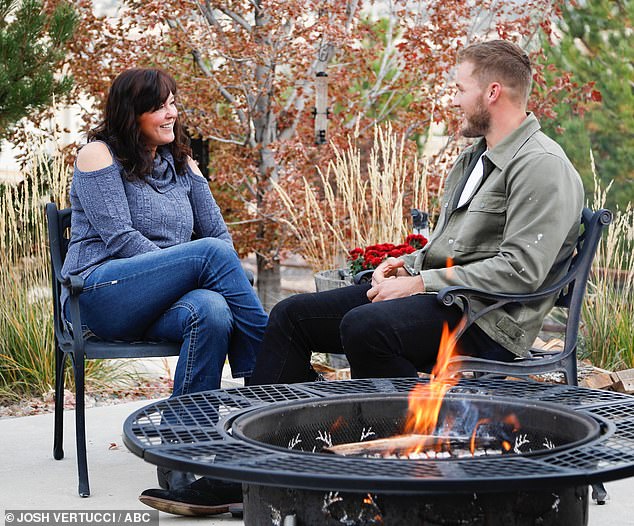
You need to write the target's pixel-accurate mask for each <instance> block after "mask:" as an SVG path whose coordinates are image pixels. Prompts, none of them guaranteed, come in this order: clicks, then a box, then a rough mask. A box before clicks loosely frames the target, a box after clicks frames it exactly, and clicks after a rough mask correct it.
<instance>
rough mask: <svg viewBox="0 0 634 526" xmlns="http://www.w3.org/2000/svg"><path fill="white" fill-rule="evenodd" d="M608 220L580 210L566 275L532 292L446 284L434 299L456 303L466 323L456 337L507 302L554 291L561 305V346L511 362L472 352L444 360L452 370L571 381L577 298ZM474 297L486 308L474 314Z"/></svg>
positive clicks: (579, 300) (604, 212)
mask: <svg viewBox="0 0 634 526" xmlns="http://www.w3.org/2000/svg"><path fill="white" fill-rule="evenodd" d="M611 221H612V214H611V212H610V211H609V210H606V209H601V210H598V211H596V212H592V210H590V209H589V208H584V210H583V213H582V218H581V233H580V235H579V238H578V239H577V247H576V252H575V255H574V257H573V259H572V262H571V265H570V268H569V270H568V272H567V273H566V275H565V276H564V277H563V278H562V279H561V280H559V282H557V283H556V284H554V285H553V286H551V287H548V288H547V289H544V290H540V291H537V292H534V293H532V294H500V293H492V292H487V291H483V290H477V289H471V288H468V287H460V286H458V287H447V288H445V289H442V290H441V291H440V292H439V293H438V301H439V302H441V303H443V304H444V305H447V306H449V305H455V304H459V305H462V308H463V312H464V319H465V320H466V323H465V324H464V326H463V327H462V328H461V330H460V331H459V332H458V335H457V337H458V338H459V337H460V335H462V334H463V333H464V331H465V330H467V329H468V328H469V327H470V326H471V325H472V324H473V323H474V322H475V321H476V320H477V319H478V318H480V317H482V316H484V315H485V314H487V313H488V312H490V311H492V310H495V309H499V308H502V307H504V306H506V305H510V304H516V305H517V304H519V305H522V304H528V303H530V302H532V301H535V300H540V299H543V298H546V297H549V296H553V295H555V294H557V295H558V296H557V301H556V303H555V305H556V306H557V307H562V308H564V309H567V311H568V313H567V317H566V323H565V335H564V345H563V348H562V349H560V350H543V349H539V348H532V349H531V350H530V355H529V356H528V357H526V358H518V359H516V360H514V361H512V362H498V361H494V360H485V359H483V358H477V357H472V356H458V357H455V358H453V359H452V360H451V362H450V363H449V370H450V371H452V372H456V373H457V372H464V371H469V372H474V373H477V374H478V375H481V376H500V375H501V376H513V377H520V378H522V377H527V376H529V375H534V374H543V373H549V372H561V373H563V374H564V377H565V380H566V383H567V384H569V385H577V352H576V351H577V339H578V334H579V320H580V317H581V310H582V307H583V298H584V295H585V290H586V283H587V281H588V276H589V274H590V270H591V269H592V261H593V259H594V255H595V252H596V249H597V245H598V243H599V240H600V239H601V234H602V231H603V228H604V227H606V226H607V225H609V224H610V223H611ZM474 299H477V300H479V301H481V302H484V303H486V304H487V306H486V307H485V308H483V309H481V310H479V311H478V312H477V313H476V312H474V311H473V310H472V301H473V300H474Z"/></svg>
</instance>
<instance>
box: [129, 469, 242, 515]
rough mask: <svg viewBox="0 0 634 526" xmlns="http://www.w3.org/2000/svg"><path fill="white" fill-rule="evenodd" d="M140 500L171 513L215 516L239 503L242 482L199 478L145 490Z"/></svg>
mask: <svg viewBox="0 0 634 526" xmlns="http://www.w3.org/2000/svg"><path fill="white" fill-rule="evenodd" d="M139 500H140V501H141V502H142V503H143V504H145V505H147V506H150V507H151V508H154V509H157V510H159V511H163V512H165V513H172V514H174V515H187V516H197V515H217V514H219V513H226V512H228V511H229V506H234V505H236V504H239V503H241V502H242V485H241V484H239V483H234V482H225V481H222V480H216V479H212V478H207V477H202V478H200V479H198V480H196V481H194V482H192V483H191V484H189V485H188V486H185V487H181V488H177V489H147V490H145V491H144V492H143V493H141V495H140V496H139Z"/></svg>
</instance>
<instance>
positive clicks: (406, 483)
mask: <svg viewBox="0 0 634 526" xmlns="http://www.w3.org/2000/svg"><path fill="white" fill-rule="evenodd" d="M424 382H425V380H417V379H366V380H350V381H342V382H315V383H309V384H293V385H272V386H253V387H241V388H233V389H226V390H218V391H209V392H205V393H197V394H195V395H185V396H180V397H177V398H174V399H169V400H165V401H160V402H156V403H153V404H150V405H148V406H146V407H145V408H143V409H140V410H138V411H136V412H135V413H133V414H132V415H131V416H130V417H129V418H128V419H127V420H126V422H125V425H124V440H125V443H126V445H127V447H128V448H129V449H130V450H131V451H132V452H133V453H135V454H136V455H138V456H140V457H143V458H144V459H145V460H147V461H148V462H151V463H154V464H158V465H162V466H166V467H172V468H175V469H181V470H187V471H193V472H195V473H198V474H201V475H209V476H216V477H221V478H226V479H231V480H238V481H243V482H251V483H261V484H267V485H272V486H285V485H287V484H289V485H290V484H292V485H293V486H295V487H300V488H305V489H319V490H341V491H345V490H355V491H382V492H397V491H398V492H399V493H402V492H407V491H412V492H417V491H445V490H456V491H462V492H465V491H470V490H475V489H477V488H482V485H483V481H486V487H487V488H488V490H491V491H494V490H508V489H512V488H514V487H518V488H519V487H521V488H524V489H526V488H539V487H540V485H542V484H543V483H544V481H548V482H549V483H557V484H559V483H562V484H563V483H564V482H566V483H571V482H574V483H579V484H588V483H593V482H599V481H609V480H614V479H617V478H623V477H627V476H632V475H634V397H631V396H628V395H623V394H620V393H613V392H609V391H596V390H591V389H584V388H579V387H573V386H562V385H553V384H540V383H534V382H523V381H503V380H470V379H467V380H462V381H460V383H459V384H458V385H456V386H455V387H453V388H451V390H450V393H451V394H452V395H462V394H464V395H467V396H470V395H474V396H479V397H499V398H508V399H513V400H521V401H523V402H528V403H530V402H531V401H534V402H535V403H541V402H549V403H550V404H553V403H556V404H557V405H559V406H560V407H562V408H563V409H565V410H566V411H572V412H577V411H579V412H582V413H583V414H584V415H590V416H591V417H592V418H593V419H595V420H596V421H597V422H598V423H599V425H600V428H601V432H600V433H599V436H597V437H594V438H592V439H590V440H587V441H585V442H584V443H582V444H574V445H573V446H572V447H569V448H564V449H561V450H560V448H557V449H556V450H553V451H552V452H549V451H546V452H543V453H542V454H540V455H538V456H536V457H531V456H526V457H524V456H516V455H509V456H505V455H502V456H491V457H477V458H464V459H458V458H456V459H450V460H446V459H412V460H406V461H403V460H400V459H384V458H379V459H375V458H355V457H343V456H336V455H330V456H329V455H326V454H320V455H319V457H318V458H319V460H318V461H316V457H315V455H314V454H312V453H309V452H303V451H294V450H282V449H280V448H279V447H274V446H269V445H267V444H264V443H256V442H250V441H245V440H244V439H243V438H240V437H237V436H235V435H234V434H233V432H232V428H231V426H232V423H233V422H234V421H235V419H236V418H237V417H239V416H243V415H248V414H250V413H251V412H253V411H255V410H258V409H261V408H267V407H270V406H275V405H279V404H289V403H291V404H292V403H293V402H295V401H301V400H304V401H310V402H312V401H322V400H324V401H325V400H328V399H331V398H333V397H342V396H344V397H345V396H349V397H354V396H357V395H366V396H372V395H374V394H376V395H390V394H396V393H408V392H410V391H411V390H412V388H413V387H414V386H415V385H416V384H417V383H424ZM271 473H275V477H271Z"/></svg>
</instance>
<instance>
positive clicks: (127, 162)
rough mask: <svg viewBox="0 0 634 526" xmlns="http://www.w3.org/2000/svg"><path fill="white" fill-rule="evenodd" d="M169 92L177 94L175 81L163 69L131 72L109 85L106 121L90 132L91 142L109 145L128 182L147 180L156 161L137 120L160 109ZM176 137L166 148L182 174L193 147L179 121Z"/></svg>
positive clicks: (178, 171) (126, 72)
mask: <svg viewBox="0 0 634 526" xmlns="http://www.w3.org/2000/svg"><path fill="white" fill-rule="evenodd" d="M170 92H171V93H173V94H174V95H176V81H175V80H174V79H173V78H172V77H171V76H170V75H168V74H167V73H166V72H165V71H162V70H160V69H143V68H133V69H128V70H126V71H124V72H122V73H120V74H119V75H118V76H117V78H115V79H114V81H113V83H112V86H110V91H109V92H108V98H107V100H106V109H105V111H104V118H103V121H102V122H101V124H99V126H97V127H96V128H95V129H94V130H91V131H90V132H89V133H88V140H89V141H94V140H100V141H104V142H105V143H107V144H108V145H109V146H110V147H111V148H112V150H113V152H114V155H115V156H116V158H117V160H118V161H119V162H120V163H121V164H122V166H123V170H124V176H125V178H126V179H128V180H134V179H144V178H145V177H146V176H147V175H149V174H150V173H151V172H152V167H153V158H152V155H151V153H150V151H149V150H148V148H147V146H146V145H145V144H144V143H143V139H142V137H141V132H140V130H139V124H138V122H137V119H138V117H139V115H141V114H143V113H145V112H148V111H154V110H157V109H158V108H159V107H160V106H161V104H163V103H164V102H165V101H166V100H167V97H168V96H169V94H170ZM174 137H175V139H174V141H173V142H171V143H170V144H168V145H166V147H167V148H168V149H169V150H170V151H171V153H172V156H173V157H174V165H175V167H176V172H177V173H179V174H182V173H184V171H185V168H186V165H187V157H188V156H190V155H191V148H190V147H189V139H188V137H187V135H185V131H184V130H183V127H182V125H181V123H180V120H179V119H178V118H177V119H176V122H175V123H174Z"/></svg>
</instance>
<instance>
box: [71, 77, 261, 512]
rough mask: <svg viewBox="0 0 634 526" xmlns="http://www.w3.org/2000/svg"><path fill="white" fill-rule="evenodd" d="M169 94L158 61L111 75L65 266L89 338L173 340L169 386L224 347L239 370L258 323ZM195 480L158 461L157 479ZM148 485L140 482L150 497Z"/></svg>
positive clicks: (197, 382) (206, 383)
mask: <svg viewBox="0 0 634 526" xmlns="http://www.w3.org/2000/svg"><path fill="white" fill-rule="evenodd" d="M175 96H176V83H175V81H174V79H173V78H172V77H170V76H169V75H168V74H166V73H165V72H163V71H161V70H158V69H130V70H127V71H124V72H123V73H121V74H120V75H119V76H118V77H117V78H116V79H115V80H114V82H113V84H112V86H111V88H110V91H109V93H108V98H107V101H106V108H105V114H104V119H103V122H102V123H101V124H100V125H99V126H98V127H97V128H96V129H94V130H93V131H92V132H90V133H89V136H88V139H89V143H88V144H87V145H86V146H84V147H83V148H82V149H81V150H80V151H79V153H78V156H77V161H76V164H75V170H74V174H73V182H72V185H71V191H70V201H71V206H72V211H73V214H72V225H71V240H70V244H69V247H68V254H67V257H66V260H65V263H64V267H63V270H62V273H63V275H64V277H68V276H69V275H71V274H75V275H79V276H81V277H83V278H84V280H85V285H84V290H83V292H82V293H81V296H80V311H81V316H82V320H83V321H84V323H85V325H86V327H85V328H86V330H89V331H91V332H92V333H94V334H95V335H96V336H97V337H99V338H103V339H107V340H114V339H117V340H135V339H157V340H169V341H177V342H181V351H180V356H179V359H178V363H177V366H176V371H175V374H174V390H173V396H175V395H182V394H186V393H194V392H198V391H204V390H209V389H217V388H219V387H220V379H221V374H222V368H223V364H224V362H225V359H226V358H227V356H228V358H229V363H230V365H231V369H232V373H233V376H234V377H244V378H245V381H246V380H247V379H248V378H249V377H250V376H251V372H252V370H253V367H254V363H255V357H256V355H257V352H258V350H259V348H260V343H261V340H262V336H263V333H264V327H265V326H266V322H267V316H266V313H265V312H264V310H263V308H262V305H261V304H260V302H259V301H258V298H257V296H256V294H255V292H254V290H253V287H252V286H251V284H250V283H249V281H248V279H247V277H246V275H245V273H244V271H243V269H242V267H241V265H240V261H239V259H238V256H237V253H236V251H235V249H234V248H233V244H232V241H231V236H230V235H229V232H228V231H227V227H226V225H225V222H224V220H223V218H222V215H221V213H220V210H219V208H218V205H217V204H216V202H215V201H214V199H213V197H212V195H211V192H210V191H209V186H208V184H207V181H206V180H205V179H204V177H203V176H202V174H201V173H200V170H199V169H198V167H197V166H196V163H195V162H194V161H193V160H192V159H191V157H190V154H191V150H190V148H189V147H188V143H187V138H186V136H185V134H184V132H183V129H182V127H181V124H180V122H179V120H178V111H177V108H176V102H175V100H176V99H175ZM192 237H193V238H195V240H194V241H192ZM64 300H65V298H64ZM65 314H66V317H67V318H69V315H68V306H67V303H66V307H65ZM193 480H194V477H193V475H190V474H184V473H178V472H169V471H165V470H163V471H161V470H160V469H159V483H160V485H161V486H162V487H163V488H165V489H170V490H175V489H178V488H182V487H185V488H188V484H190V483H192V481H193ZM196 483H197V482H193V484H196ZM210 483H211V485H210ZM198 484H199V485H200V484H201V483H200V482H198ZM204 484H206V487H207V488H208V489H209V488H210V487H211V488H212V489H213V488H214V487H215V485H216V483H214V482H213V481H209V480H206V481H204ZM218 484H219V485H220V486H221V489H220V490H219V491H220V493H221V494H223V492H224V496H223V500H227V499H228V500H229V501H230V502H235V501H241V498H240V497H241V492H240V488H239V487H237V488H236V487H235V486H229V492H228V493H227V488H226V487H225V486H224V485H222V484H220V483H218ZM190 489H191V488H190ZM157 491H160V490H148V491H147V492H144V495H145V494H146V493H148V494H149V495H147V499H148V500H149V502H148V503H149V504H150V505H153V504H152V499H153V498H154V497H153V495H154V494H153V493H152V492H157ZM192 491H196V486H194V489H193V490H192ZM216 493H217V492H216ZM159 497H160V494H159ZM142 499H143V496H142ZM238 499H240V500H238ZM159 500H160V499H159ZM207 500H209V499H207ZM220 511H226V506H225V508H224V509H221V510H220Z"/></svg>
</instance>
